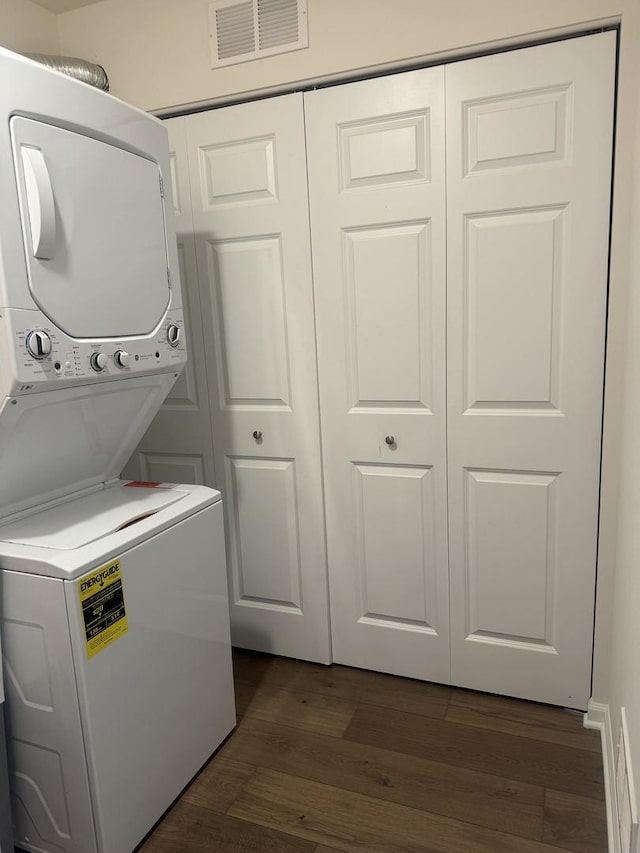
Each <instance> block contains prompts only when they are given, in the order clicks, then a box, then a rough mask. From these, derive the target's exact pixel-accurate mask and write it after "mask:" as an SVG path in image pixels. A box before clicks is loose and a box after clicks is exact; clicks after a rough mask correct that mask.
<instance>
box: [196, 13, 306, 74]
mask: <svg viewBox="0 0 640 853" xmlns="http://www.w3.org/2000/svg"><path fill="white" fill-rule="evenodd" d="M209 25H210V26H209V35H210V39H211V67H212V68H219V67H220V66H221V65H235V64H236V63H239V62H248V61H250V60H252V59H259V58H260V57H263V56H273V55H274V54H277V53H288V52H289V51H292V50H300V49H301V48H303V47H307V46H308V44H309V41H308V28H307V0H242V2H239V3H238V2H237V0H214V2H213V3H211V4H210V6H209Z"/></svg>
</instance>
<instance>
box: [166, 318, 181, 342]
mask: <svg viewBox="0 0 640 853" xmlns="http://www.w3.org/2000/svg"><path fill="white" fill-rule="evenodd" d="M180 337H181V333H180V327H179V326H176V325H175V324H174V323H172V324H171V325H170V326H169V328H168V329H167V341H168V343H169V346H171V347H177V346H178V344H179V343H180Z"/></svg>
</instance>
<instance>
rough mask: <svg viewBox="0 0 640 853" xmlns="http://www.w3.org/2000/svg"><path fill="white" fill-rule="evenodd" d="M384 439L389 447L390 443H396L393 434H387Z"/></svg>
mask: <svg viewBox="0 0 640 853" xmlns="http://www.w3.org/2000/svg"><path fill="white" fill-rule="evenodd" d="M385 441H386V442H387V444H388V445H389V447H391V445H392V444H395V443H396V439H395V436H393V435H388V436H387V437H386V438H385Z"/></svg>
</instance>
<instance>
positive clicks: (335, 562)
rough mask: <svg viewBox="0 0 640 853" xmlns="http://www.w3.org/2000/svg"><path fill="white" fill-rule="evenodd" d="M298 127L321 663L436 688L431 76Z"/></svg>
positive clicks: (438, 323)
mask: <svg viewBox="0 0 640 853" xmlns="http://www.w3.org/2000/svg"><path fill="white" fill-rule="evenodd" d="M305 117H306V123H307V157H308V168H309V191H310V206H311V230H312V246H313V266H314V288H315V295H316V323H317V335H318V368H319V381H320V400H321V420H322V443H323V463H324V474H325V504H326V518H327V544H328V554H329V582H330V584H329V585H330V600H331V630H332V640H333V653H334V660H335V661H337V662H340V663H344V664H349V665H352V666H359V667H366V668H369V669H374V670H382V671H386V672H393V673H397V674H402V675H407V676H412V677H415V678H422V679H431V680H434V681H448V680H449V624H448V621H449V605H448V570H447V559H448V558H447V518H446V470H445V465H446V449H445V447H446V446H445V267H444V261H445V196H444V169H445V164H444V69H443V68H430V69H425V70H421V71H413V72H410V73H406V74H399V75H393V76H389V77H382V78H378V79H375V80H369V81H363V82H358V83H352V84H348V85H344V86H337V87H333V88H327V89H322V90H318V91H315V92H310V93H307V94H305Z"/></svg>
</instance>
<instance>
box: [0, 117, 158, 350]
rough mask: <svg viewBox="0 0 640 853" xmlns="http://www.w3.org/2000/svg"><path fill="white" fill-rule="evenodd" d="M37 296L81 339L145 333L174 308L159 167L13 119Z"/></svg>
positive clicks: (45, 126)
mask: <svg viewBox="0 0 640 853" xmlns="http://www.w3.org/2000/svg"><path fill="white" fill-rule="evenodd" d="M11 134H12V141H13V151H14V162H15V168H16V175H17V183H18V191H19V196H20V209H21V216H22V230H23V235H24V245H25V254H26V261H27V269H28V273H29V287H30V290H31V295H32V296H33V299H34V300H35V302H36V303H37V305H38V307H39V308H40V309H41V310H42V311H43V312H44V313H45V314H46V315H47V316H48V317H49V319H50V320H52V322H53V323H55V325H56V326H58V328H60V329H62V330H63V331H64V332H66V333H67V334H69V335H71V337H74V338H107V337H124V336H129V335H144V334H148V333H150V332H152V331H153V330H154V329H155V328H156V326H157V325H158V324H159V323H160V322H161V320H162V318H163V316H164V313H165V311H166V309H167V307H168V304H169V296H170V294H169V281H168V272H167V270H168V262H167V244H166V234H165V220H164V203H163V198H162V191H161V181H160V171H159V168H158V165H157V163H155V162H153V161H151V160H148V159H146V158H145V157H142V156H140V155H138V154H134V153H132V152H130V151H125V150H124V149H122V148H118V147H116V146H114V145H109V144H107V143H106V142H103V141H100V140H97V139H93V138H91V137H88V136H83V135H82V134H80V133H74V132H72V131H70V130H65V129H63V128H60V127H55V126H53V125H48V124H44V123H42V122H38V121H33V120H31V119H26V118H22V117H21V116H14V117H13V118H12V119H11Z"/></svg>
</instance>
